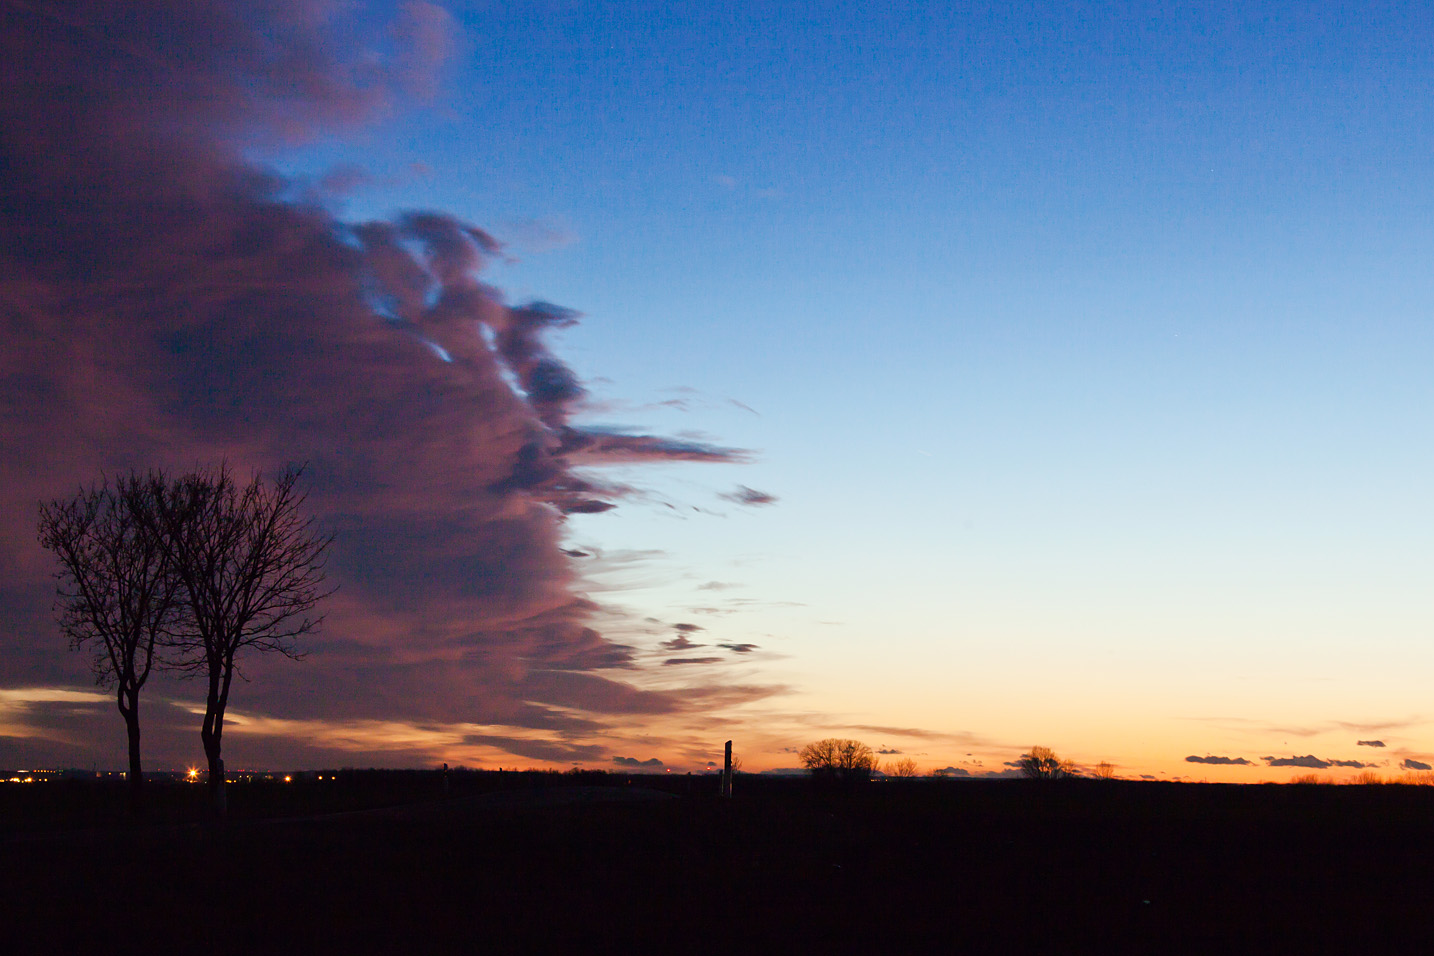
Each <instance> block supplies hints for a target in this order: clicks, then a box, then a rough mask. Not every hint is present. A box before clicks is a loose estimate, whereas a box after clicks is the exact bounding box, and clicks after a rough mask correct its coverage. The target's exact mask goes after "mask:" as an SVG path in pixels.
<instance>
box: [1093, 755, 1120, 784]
mask: <svg viewBox="0 0 1434 956" xmlns="http://www.w3.org/2000/svg"><path fill="white" fill-rule="evenodd" d="M1093 776H1094V777H1095V778H1096V779H1097V780H1114V779H1116V776H1115V764H1113V763H1111V762H1110V761H1109V760H1102V761H1101V762H1100V763H1098V764H1096V765H1095V770H1094V772H1093Z"/></svg>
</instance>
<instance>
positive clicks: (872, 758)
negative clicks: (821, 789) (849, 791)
mask: <svg viewBox="0 0 1434 956" xmlns="http://www.w3.org/2000/svg"><path fill="white" fill-rule="evenodd" d="M797 759H799V760H801V762H802V766H803V767H806V768H807V769H808V770H809V771H811V773H812V775H813V776H814V777H818V778H827V779H834V780H840V781H854V780H866V779H869V778H870V777H871V775H872V772H873V771H875V770H876V767H877V758H876V754H874V753H872V751H871V748H870V747H868V746H867V745H866V744H864V743H862V742H861V741H859V740H846V739H843V738H838V737H828V738H827V739H825V740H818V741H816V742H815V743H810V744H807V745H806V746H805V747H803V748H802V750H801V753H799V754H798V755H797Z"/></svg>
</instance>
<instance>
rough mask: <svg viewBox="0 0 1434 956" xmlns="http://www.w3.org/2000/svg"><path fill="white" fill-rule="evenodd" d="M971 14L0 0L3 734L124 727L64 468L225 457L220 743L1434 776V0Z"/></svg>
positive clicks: (91, 475) (104, 762)
mask: <svg viewBox="0 0 1434 956" xmlns="http://www.w3.org/2000/svg"><path fill="white" fill-rule="evenodd" d="M813 7H815V8H816V9H813ZM952 7H953V8H954V9H948V8H946V7H944V6H943V5H910V6H908V5H904V4H895V5H883V4H873V3H844V2H843V3H830V4H817V5H813V4H809V3H807V4H798V3H742V4H735V5H730V7H729V5H721V4H711V3H686V2H662V3H655V2H654V3H646V2H634V3H612V4H606V3H604V4H599V3H585V2H571V3H559V2H552V3H525V2H514V3H503V4H499V3H486V2H484V3H480V2H471V3H464V2H454V3H451V4H448V5H445V6H435V5H430V4H427V3H402V4H387V3H358V2H355V3H348V2H326V0H283V2H279V0H275V2H260V3H238V2H232V3H226V2H220V0H169V2H161V0H152V2H151V0H147V2H143V3H140V2H135V3H126V4H112V3H106V2H102V0H92V2H71V3H60V2H51V0H0V57H3V61H4V62H5V63H6V69H5V70H4V71H3V74H0V170H3V171H4V172H3V174H0V323H3V324H0V766H5V767H9V766H30V765H39V766H85V767H88V766H92V765H93V766H102V767H116V768H118V767H119V766H121V765H122V763H123V761H124V728H123V724H122V722H121V720H120V718H119V715H118V713H117V712H116V710H115V708H114V705H113V702H112V700H111V698H110V696H109V695H108V693H107V692H106V691H105V690H104V689H103V688H97V687H95V686H94V681H93V679H92V678H91V676H90V672H89V669H88V661H87V658H86V656H85V655H84V654H82V653H75V652H72V651H70V650H68V649H67V647H66V643H65V640H64V638H63V637H62V635H61V634H60V632H59V629H58V626H57V625H56V623H55V619H54V615H53V613H52V609H51V603H52V599H53V582H52V580H51V572H52V563H51V560H50V556H49V555H48V554H47V553H46V552H44V551H43V550H42V549H41V548H40V547H39V546H38V544H36V542H35V519H36V505H37V502H39V501H40V500H42V499H46V498H51V497H55V496H63V495H68V494H72V493H73V492H74V491H75V489H76V488H78V487H79V486H80V485H81V484H83V483H88V482H91V481H93V480H94V479H95V478H97V477H98V476H99V475H100V474H102V473H108V474H114V473H116V472H119V471H122V470H125V469H129V468H140V469H143V468H148V467H152V466H163V467H166V468H170V469H185V468H191V467H194V466H196V465H205V464H210V463H214V462H218V461H220V460H227V461H228V462H229V463H230V464H231V465H232V466H234V467H235V468H236V469H237V470H239V471H241V472H243V473H244V474H246V475H247V474H248V473H249V472H250V471H251V470H254V469H264V470H270V471H272V470H273V469H276V468H279V467H282V466H283V465H285V464H286V463H289V462H307V463H308V471H307V472H306V480H307V482H308V487H309V490H310V498H309V502H308V503H309V507H310V508H311V510H312V512H313V513H314V514H315V515H316V516H317V517H318V518H319V520H320V521H321V523H322V524H323V525H324V527H326V528H328V529H331V530H332V531H333V532H334V533H335V535H336V543H335V545H334V549H333V552H332V556H331V560H330V564H329V572H330V577H331V580H332V581H333V582H334V583H336V584H337V585H338V586H339V590H338V592H337V594H336V595H335V596H334V597H333V598H332V599H330V601H329V602H328V604H327V606H326V609H325V610H326V613H327V619H326V621H325V624H324V627H323V628H322V630H321V631H320V633H319V634H318V635H317V636H315V637H314V638H312V640H311V641H310V645H309V650H310V653H309V656H308V657H307V659H306V660H304V661H303V662H301V663H294V662H291V661H287V660H283V659H279V660H267V659H251V660H249V661H246V662H241V668H242V670H243V671H244V672H245V674H246V676H248V677H249V678H251V680H250V681H249V682H248V683H244V684H243V685H241V686H239V687H237V689H236V690H235V693H234V697H233V700H232V703H231V709H230V725H229V728H228V732H227V733H226V737H225V757H226V763H227V764H228V765H229V766H230V767H231V768H235V767H275V768H280V767H300V766H303V767H311V766H432V765H436V764H438V763H439V762H447V763H449V764H453V765H459V764H464V765H468V766H482V767H498V766H504V767H514V766H517V767H528V766H533V767H539V766H551V767H559V768H562V767H568V766H573V765H580V766H586V767H602V768H607V769H621V768H625V767H633V766H642V767H646V768H649V769H660V768H670V769H672V770H673V771H675V772H681V771H687V770H698V769H702V768H705V767H707V766H708V764H709V762H710V761H713V760H716V761H718V762H720V760H721V753H722V743H723V741H724V740H727V739H729V738H730V739H733V740H734V741H735V744H734V746H735V749H736V751H737V752H738V753H739V754H740V755H741V756H742V757H743V761H744V769H746V770H753V771H757V770H766V769H780V768H789V767H793V766H795V765H796V757H795V753H794V751H795V750H796V749H798V748H800V746H801V745H803V744H804V743H807V742H809V741H811V740H814V739H817V738H820V737H827V736H841V737H855V738H858V739H861V740H863V741H865V742H866V743H868V744H870V745H871V746H872V747H873V748H875V749H878V750H880V751H882V752H883V753H885V754H887V755H889V756H891V757H893V758H895V757H899V756H910V757H912V758H913V759H915V760H916V762H917V764H918V765H919V766H920V767H921V769H922V770H923V771H932V770H936V769H940V768H953V769H954V770H955V771H956V772H958V773H959V772H964V773H969V774H973V775H975V774H982V773H999V772H1003V771H1007V769H1008V768H1007V767H1006V764H1007V763H1008V762H1010V761H1013V760H1014V759H1015V758H1016V757H1017V756H1018V755H1019V754H1020V753H1021V752H1023V751H1024V750H1026V749H1028V748H1029V747H1030V746H1031V745H1033V744H1041V745H1045V746H1049V747H1052V748H1054V749H1055V750H1056V751H1057V752H1058V753H1059V754H1061V755H1062V756H1065V757H1068V758H1071V759H1073V760H1075V761H1076V762H1077V763H1079V764H1081V765H1084V766H1092V765H1094V764H1095V763H1096V762H1097V761H1102V760H1106V761H1110V762H1111V763H1113V764H1115V765H1116V767H1117V771H1118V773H1120V774H1121V775H1123V776H1128V777H1140V776H1142V775H1145V776H1150V777H1153V778H1157V779H1172V778H1175V777H1184V778H1188V779H1195V780H1201V779H1208V780H1224V781H1246V782H1256V781H1260V780H1284V779H1288V778H1289V777H1291V776H1293V775H1295V774H1304V773H1308V772H1310V771H1311V770H1316V771H1319V772H1321V773H1323V774H1324V775H1326V776H1328V777H1331V778H1338V777H1340V776H1344V775H1351V774H1353V773H1356V772H1358V771H1359V770H1361V769H1374V770H1376V771H1378V772H1380V773H1382V774H1387V775H1392V774H1397V773H1399V772H1401V770H1402V769H1404V768H1415V769H1418V768H1421V767H1426V768H1427V766H1428V765H1430V764H1434V603H1431V593H1434V592H1431V587H1430V585H1431V582H1434V443H1431V441H1430V435H1429V425H1428V418H1429V415H1430V410H1431V409H1434V375H1431V373H1430V368H1431V357H1434V321H1431V320H1434V268H1431V267H1430V265H1429V263H1430V262H1431V261H1434V97H1431V96H1430V91H1431V89H1434V60H1431V59H1430V57H1429V50H1430V49H1431V43H1434V17H1431V13H1430V11H1429V8H1428V6H1427V5H1426V4H1422V3H1413V2H1411V3H1398V2H1391V3H1368V2H1363V3H1312V4H1288V3H1260V2H1251V0H1242V2H1239V3H1223V2H1219V3H1206V2H1201V3H1193V2H1192V3H1178V2H1177V3H1172V2H1161V3H1153V2H1152V3H1140V2H1127V3H1026V4H1022V3H1008V2H1001V3H962V4H957V5H952ZM144 700H145V703H144V707H145V710H144V713H143V716H142V719H143V724H144V728H145V760H146V765H147V766H148V767H152V768H155V769H160V768H168V767H182V766H186V765H193V764H197V763H199V762H200V761H201V758H202V750H201V748H200V744H199V738H198V732H197V731H198V720H199V718H198V716H196V712H195V711H196V708H197V710H198V712H199V713H200V714H202V711H203V705H202V691H201V690H200V688H199V687H198V685H196V684H194V683H187V682H184V681H180V680H177V679H174V678H172V677H162V678H159V679H157V680H154V681H152V682H151V683H150V685H148V686H147V687H146V691H145V697H144ZM1188 757H1196V758H1199V760H1198V761H1191V760H1187V758H1188Z"/></svg>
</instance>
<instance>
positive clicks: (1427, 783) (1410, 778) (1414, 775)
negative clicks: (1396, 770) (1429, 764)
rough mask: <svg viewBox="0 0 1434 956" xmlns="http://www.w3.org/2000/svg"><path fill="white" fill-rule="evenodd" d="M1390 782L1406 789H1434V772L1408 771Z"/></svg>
mask: <svg viewBox="0 0 1434 956" xmlns="http://www.w3.org/2000/svg"><path fill="white" fill-rule="evenodd" d="M1389 782H1390V783H1397V784H1403V785H1404V786H1406V787H1434V771H1430V770H1406V771H1405V772H1404V773H1401V774H1400V775H1399V776H1397V777H1395V778H1393V779H1392V780H1390V781H1389Z"/></svg>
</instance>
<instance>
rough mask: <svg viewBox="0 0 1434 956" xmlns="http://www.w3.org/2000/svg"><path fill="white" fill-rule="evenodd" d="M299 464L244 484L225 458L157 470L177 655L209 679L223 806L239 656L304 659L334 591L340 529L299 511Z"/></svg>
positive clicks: (217, 790) (211, 756)
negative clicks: (334, 548)
mask: <svg viewBox="0 0 1434 956" xmlns="http://www.w3.org/2000/svg"><path fill="white" fill-rule="evenodd" d="M301 473H302V469H299V468H290V469H288V470H286V471H284V472H283V473H282V474H280V475H279V476H278V477H277V478H275V479H274V480H272V481H268V482H266V481H265V480H264V477H263V476H262V475H258V474H256V475H255V476H254V478H253V479H252V480H251V481H250V482H249V484H248V485H246V486H244V487H242V488H241V487H240V486H239V485H238V484H236V483H235V481H234V478H233V476H232V475H231V474H230V472H229V468H228V466H227V465H221V466H220V467H219V468H218V469H215V470H208V471H196V472H193V473H190V474H186V475H181V476H180V477H179V478H177V479H174V480H172V481H171V480H168V479H166V478H165V477H164V476H163V475H155V476H153V477H152V478H151V480H150V489H151V496H152V498H153V500H154V505H155V510H154V515H155V526H156V530H157V531H158V534H159V539H160V540H161V541H162V542H164V545H165V549H166V553H167V554H168V556H169V559H170V560H171V561H172V562H173V566H174V573H175V574H176V576H177V577H178V579H179V581H180V584H181V587H182V592H181V594H182V598H183V603H184V609H185V621H184V629H183V633H182V634H180V635H179V637H178V640H177V641H176V642H175V646H176V648H177V650H178V656H177V657H176V660H175V665H176V666H177V667H179V668H181V669H184V670H189V671H193V672H195V673H198V674H202V675H203V676H204V678H205V680H206V695H205V701H204V723H203V725H202V726H201V728H200V732H199V737H200V740H201V741H202V742H203V744H204V755H205V757H206V758H207V759H208V761H209V786H210V789H211V791H212V793H213V795H214V806H215V809H216V811H217V812H219V813H220V814H223V813H224V812H225V789H224V760H223V756H222V744H223V735H224V713H225V710H226V708H227V707H228V705H229V692H230V688H231V686H232V684H233V681H234V675H235V673H236V672H237V663H238V658H239V657H240V656H241V655H242V654H244V653H247V652H250V651H253V652H260V653H269V652H275V653H279V654H283V655H284V656H285V657H289V658H292V659H295V660H298V659H300V658H301V657H302V656H303V655H302V654H301V653H300V651H299V649H298V646H297V644H296V641H297V639H298V638H300V637H302V636H303V635H305V634H307V633H309V632H310V631H312V630H313V629H314V628H316V627H317V626H318V625H319V623H320V622H321V621H322V620H323V618H322V617H316V616H312V612H313V610H314V608H315V607H316V606H317V605H318V603H319V601H320V599H322V598H323V597H324V596H325V595H326V594H327V593H329V592H327V591H325V590H324V568H323V559H324V553H325V551H326V550H327V549H328V546H329V544H330V543H331V542H332V540H333V539H332V537H330V536H326V535H323V534H320V533H319V532H318V531H317V529H316V528H315V526H314V522H313V520H312V519H311V518H308V517H305V516H304V515H303V513H302V511H301V509H302V506H303V504H304V495H303V494H302V493H300V491H299V490H298V487H297V485H298V481H299V476H300V475H301Z"/></svg>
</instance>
